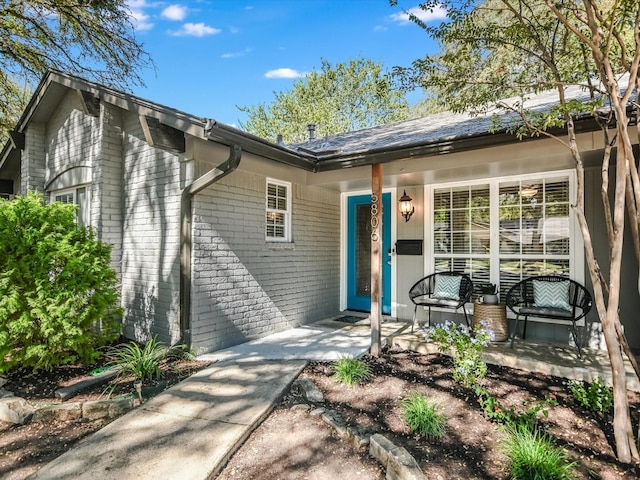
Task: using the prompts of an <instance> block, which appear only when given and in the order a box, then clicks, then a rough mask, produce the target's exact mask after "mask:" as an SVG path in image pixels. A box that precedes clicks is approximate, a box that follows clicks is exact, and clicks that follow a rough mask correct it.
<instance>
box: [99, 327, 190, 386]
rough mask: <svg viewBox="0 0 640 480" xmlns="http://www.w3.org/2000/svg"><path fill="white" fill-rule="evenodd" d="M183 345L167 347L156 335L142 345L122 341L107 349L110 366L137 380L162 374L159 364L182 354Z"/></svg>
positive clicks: (148, 378)
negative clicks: (120, 343)
mask: <svg viewBox="0 0 640 480" xmlns="http://www.w3.org/2000/svg"><path fill="white" fill-rule="evenodd" d="M183 351H184V346H182V345H178V346H174V347H168V346H166V345H164V344H163V343H162V342H159V341H158V340H157V339H156V337H153V338H152V339H151V340H149V341H147V342H146V343H145V344H144V346H143V347H140V345H139V344H138V343H136V342H129V343H124V344H122V345H118V346H117V347H113V348H112V349H110V350H109V352H108V356H109V357H110V359H111V360H110V362H109V365H110V366H114V367H117V368H119V369H120V376H124V375H133V376H135V377H136V379H137V380H141V381H143V382H144V381H146V380H154V379H155V380H157V379H159V378H160V377H161V376H162V370H161V369H160V365H161V364H162V361H163V360H165V359H166V358H168V357H170V356H175V355H177V354H180V355H182V352H183Z"/></svg>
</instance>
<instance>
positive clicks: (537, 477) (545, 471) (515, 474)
mask: <svg viewBox="0 0 640 480" xmlns="http://www.w3.org/2000/svg"><path fill="white" fill-rule="evenodd" d="M506 434H507V435H506V437H505V439H504V440H503V441H502V444H501V447H502V449H503V451H504V452H505V455H506V456H507V459H508V462H509V473H510V475H511V476H510V478H512V479H513V480H570V479H573V478H575V463H572V462H569V459H568V457H567V455H566V453H565V452H564V451H563V450H561V449H559V448H558V447H556V445H555V444H554V442H553V440H552V438H551V437H550V436H548V435H547V434H544V433H541V432H540V431H539V430H537V429H535V428H534V429H530V428H527V427H526V426H525V425H510V426H508V427H507V428H506Z"/></svg>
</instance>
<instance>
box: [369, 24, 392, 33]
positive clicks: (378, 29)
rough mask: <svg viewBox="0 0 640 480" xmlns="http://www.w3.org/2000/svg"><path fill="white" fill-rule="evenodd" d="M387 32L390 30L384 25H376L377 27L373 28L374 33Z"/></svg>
mask: <svg viewBox="0 0 640 480" xmlns="http://www.w3.org/2000/svg"><path fill="white" fill-rule="evenodd" d="M387 30H389V29H388V28H387V27H385V26H384V25H376V26H375V27H373V31H374V32H386V31H387Z"/></svg>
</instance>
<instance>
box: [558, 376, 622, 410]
mask: <svg viewBox="0 0 640 480" xmlns="http://www.w3.org/2000/svg"><path fill="white" fill-rule="evenodd" d="M568 386H569V391H570V392H571V395H573V398H574V399H575V400H576V401H577V402H578V403H579V404H580V405H582V406H583V407H585V408H588V409H589V410H593V411H594V412H603V413H607V412H610V411H611V408H612V407H613V390H612V389H611V387H609V386H608V385H607V384H606V383H605V382H604V380H603V379H601V378H596V379H595V380H594V381H593V382H592V383H590V384H585V382H578V381H573V380H570V381H569V382H568Z"/></svg>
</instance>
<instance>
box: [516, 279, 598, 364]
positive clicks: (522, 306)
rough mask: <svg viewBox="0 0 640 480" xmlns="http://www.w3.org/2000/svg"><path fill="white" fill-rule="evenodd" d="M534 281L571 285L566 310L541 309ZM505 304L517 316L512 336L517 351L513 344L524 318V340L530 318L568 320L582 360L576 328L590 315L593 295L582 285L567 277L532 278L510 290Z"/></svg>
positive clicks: (556, 307) (549, 307) (543, 307)
mask: <svg viewBox="0 0 640 480" xmlns="http://www.w3.org/2000/svg"><path fill="white" fill-rule="evenodd" d="M534 281H541V282H550V283H558V282H569V288H568V295H567V298H566V303H567V305H566V308H558V306H557V305H556V306H544V305H543V306H540V303H539V302H538V303H536V298H535V289H534ZM505 303H506V304H507V307H509V309H510V310H511V311H512V312H513V313H515V315H516V324H515V326H514V327H513V333H512V334H511V348H513V342H514V340H515V338H516V333H517V332H518V321H519V320H520V317H521V316H522V317H524V329H523V331H522V339H523V340H524V339H525V337H526V335H527V319H528V318H529V317H538V318H549V319H555V320H567V321H569V322H571V324H570V328H571V333H572V335H573V340H574V341H575V343H576V346H577V347H578V356H579V357H580V358H582V349H581V348H580V342H579V341H578V332H577V330H576V324H577V323H578V321H579V320H580V319H582V318H583V317H584V316H585V315H586V314H587V313H589V310H591V304H592V298H591V294H590V293H589V291H588V290H587V289H586V288H585V287H584V286H583V285H580V284H579V283H578V282H576V281H574V280H571V279H569V278H567V277H561V276H558V275H540V276H535V277H529V278H526V279H524V280H522V281H520V282H519V283H517V284H515V285H514V286H513V287H511V288H510V289H509V291H508V292H507V296H506V298H505Z"/></svg>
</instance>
